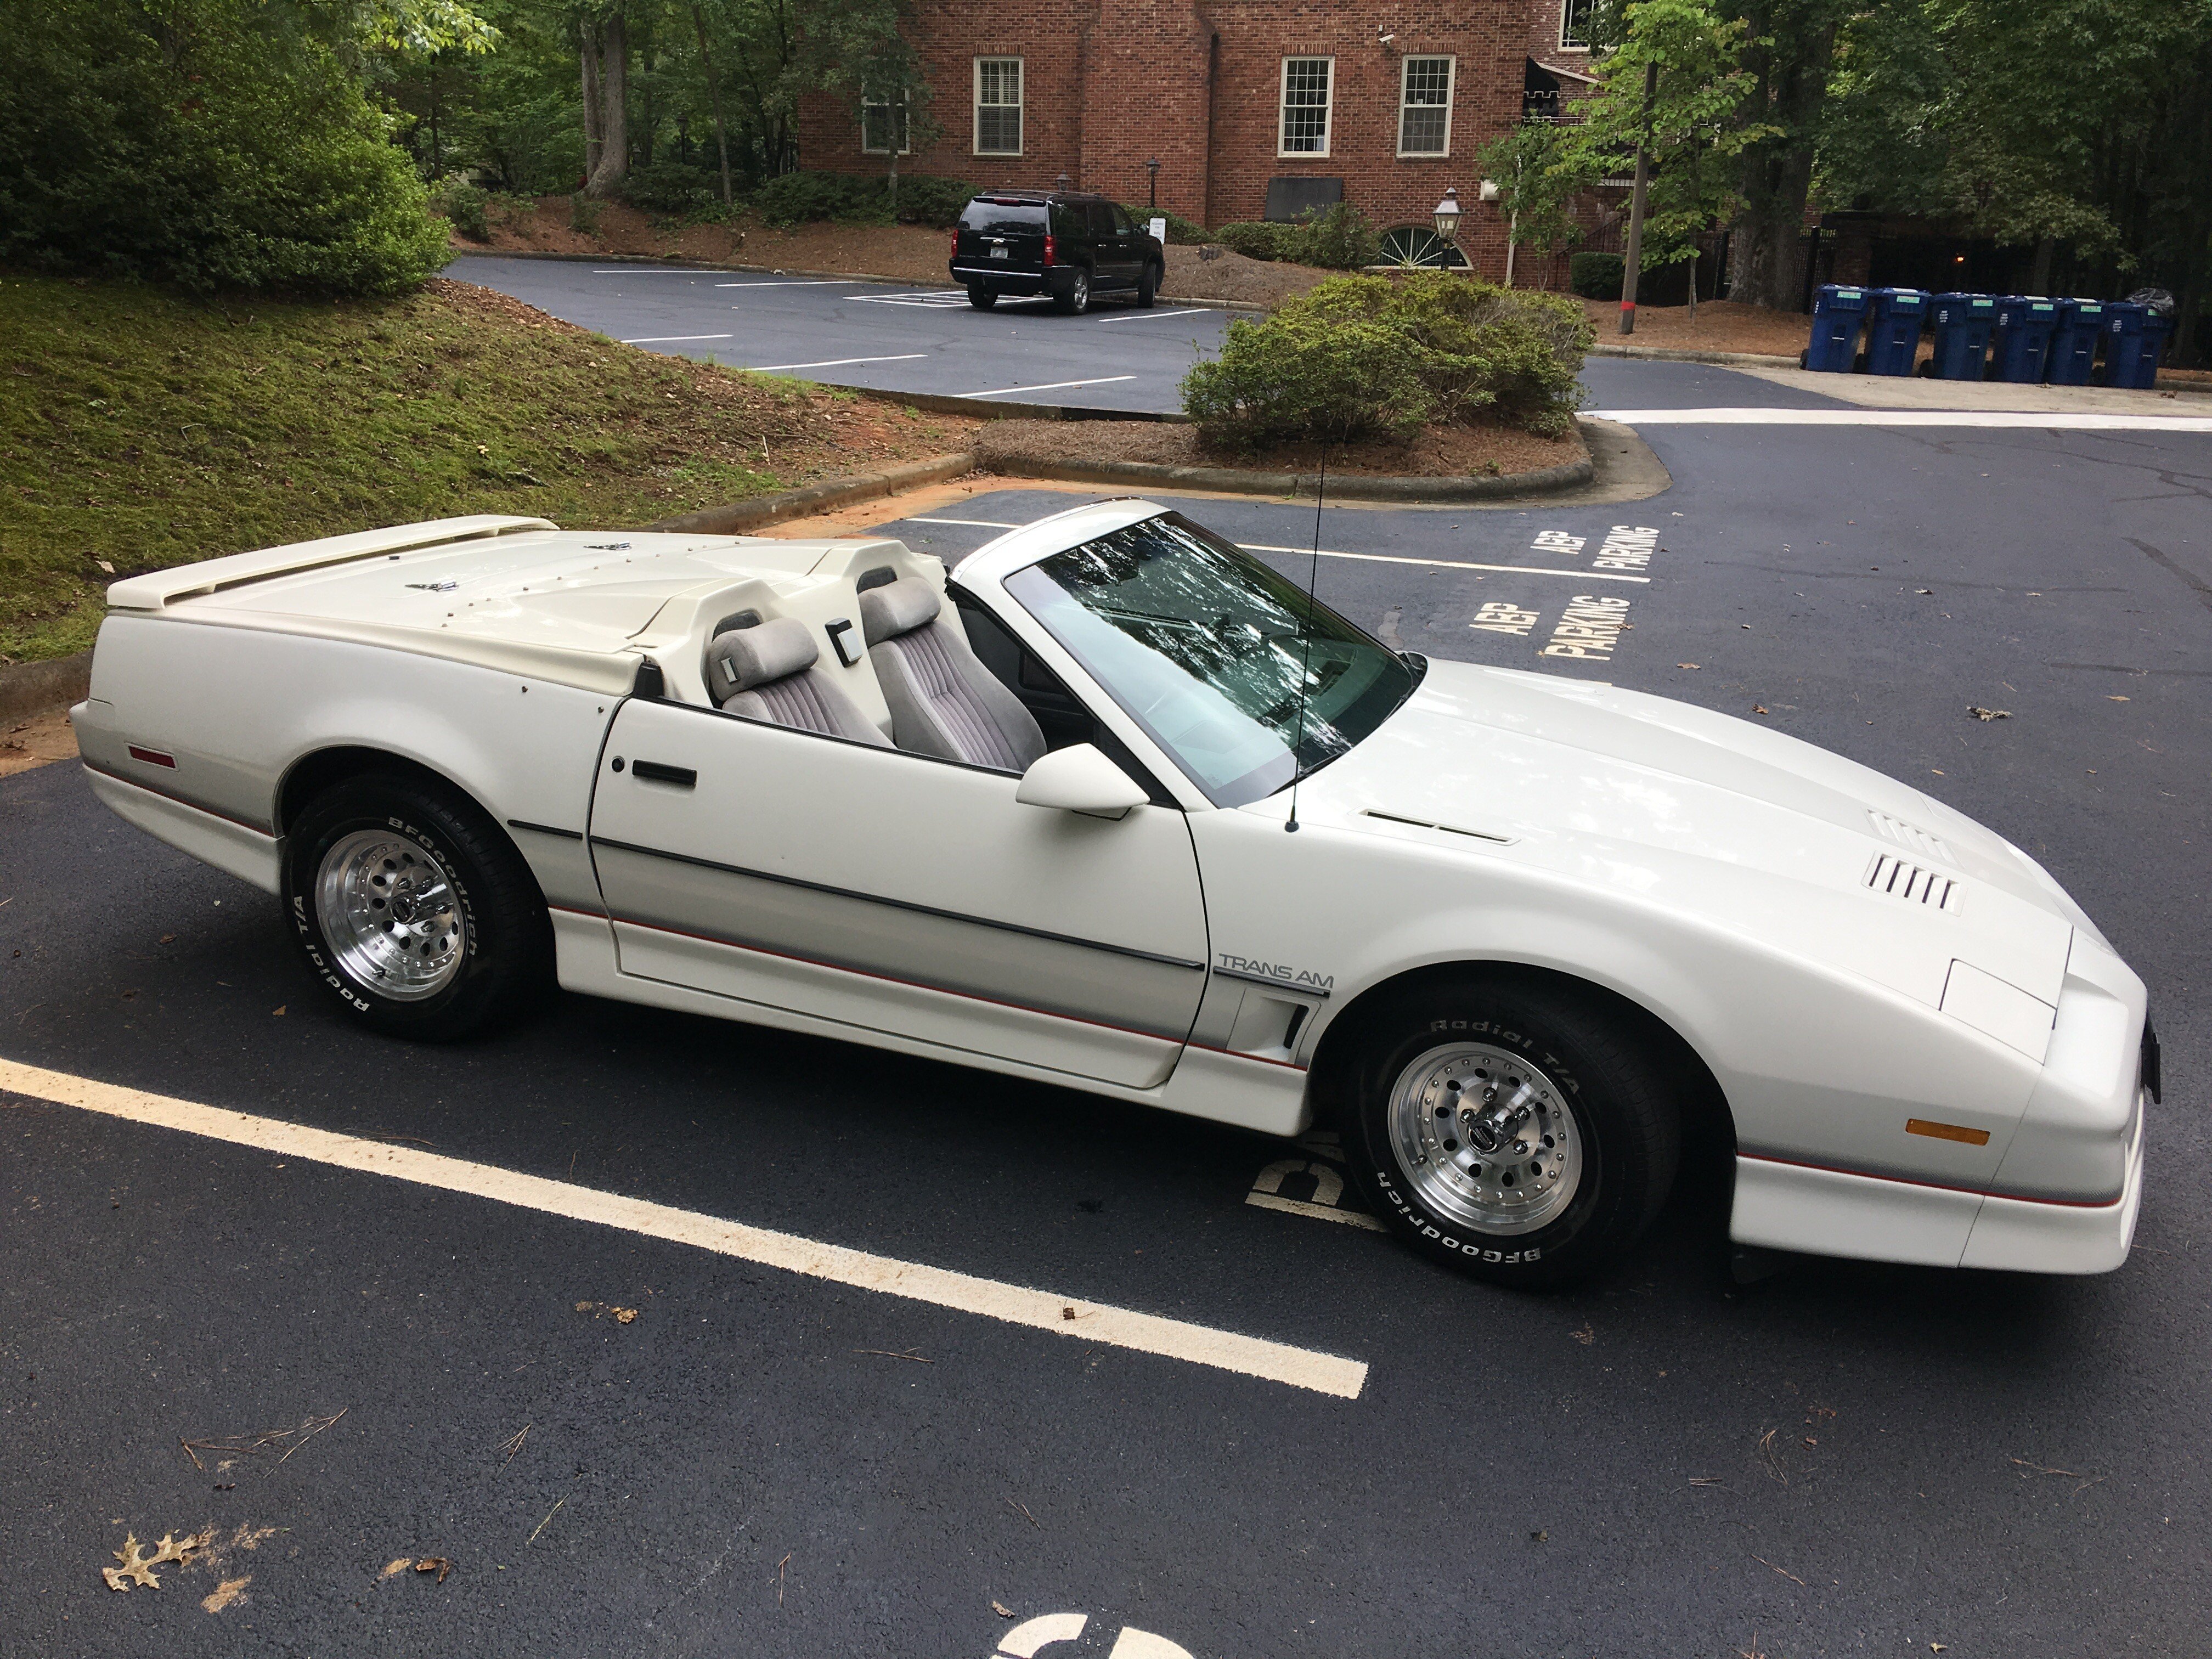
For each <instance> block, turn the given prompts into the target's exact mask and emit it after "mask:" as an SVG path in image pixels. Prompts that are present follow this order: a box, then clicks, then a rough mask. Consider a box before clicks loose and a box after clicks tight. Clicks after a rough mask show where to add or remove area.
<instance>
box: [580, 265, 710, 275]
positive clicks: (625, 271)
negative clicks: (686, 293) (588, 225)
mask: <svg viewBox="0 0 2212 1659" xmlns="http://www.w3.org/2000/svg"><path fill="white" fill-rule="evenodd" d="M730 275H732V272H730V271H726V270H687V269H685V268H684V266H682V265H666V266H660V265H656V266H654V267H653V269H652V270H637V269H635V267H633V266H630V265H617V266H615V267H614V268H613V269H611V270H593V271H592V276H730Z"/></svg>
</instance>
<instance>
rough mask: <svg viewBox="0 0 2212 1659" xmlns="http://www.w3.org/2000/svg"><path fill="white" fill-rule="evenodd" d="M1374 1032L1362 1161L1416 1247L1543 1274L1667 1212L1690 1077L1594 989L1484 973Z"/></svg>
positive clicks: (1359, 1150) (1606, 1258) (1361, 1169)
mask: <svg viewBox="0 0 2212 1659" xmlns="http://www.w3.org/2000/svg"><path fill="white" fill-rule="evenodd" d="M1367 1036H1368V1042H1367V1043H1366V1045H1365V1056H1364V1065H1363V1066H1362V1067H1361V1070H1360V1073H1359V1079H1358V1093H1357V1095H1356V1097H1354V1099H1353V1101H1352V1104H1351V1113H1350V1121H1348V1122H1347V1123H1346V1126H1345V1127H1346V1129H1347V1130H1348V1131H1349V1133H1347V1134H1346V1137H1345V1139H1346V1143H1347V1146H1348V1148H1349V1150H1350V1151H1351V1153H1352V1159H1351V1161H1352V1170H1353V1172H1354V1174H1355V1176H1356V1177H1357V1178H1358V1181H1359V1183H1360V1185H1361V1186H1362V1187H1363V1188H1365V1189H1366V1193H1367V1196H1368V1199H1369V1201H1370V1203H1371V1204H1372V1205H1373V1206H1374V1208H1375V1210H1376V1213H1377V1214H1379V1215H1381V1216H1383V1218H1385V1219H1386V1220H1388V1221H1389V1224H1390V1227H1391V1230H1392V1231H1394V1232H1395V1233H1397V1234H1398V1236H1399V1237H1401V1238H1402V1239H1403V1240H1404V1241H1405V1242H1406V1243H1407V1244H1409V1245H1411V1246H1412V1247H1413V1249H1416V1250H1418V1251H1419V1252H1420V1253H1421V1254H1422V1255H1426V1256H1430V1257H1431V1258H1433V1259H1436V1260H1438V1261H1444V1262H1447V1263H1449V1265H1451V1266H1452V1267H1456V1268H1458V1269H1459V1270H1460V1271H1462V1273H1469V1274H1472V1275H1473V1276H1474V1277H1476V1278H1479V1279H1489V1280H1492V1282H1494V1283H1497V1284H1501V1285H1516V1286H1519V1287H1521V1288H1523V1289H1532V1290H1533V1289H1543V1288H1548V1287H1551V1286H1553V1285H1564V1284H1567V1283H1571V1282H1572V1281H1574V1280H1576V1279H1583V1278H1585V1277H1587V1276H1589V1274H1591V1273H1595V1272H1598V1271H1599V1270H1601V1269H1602V1268H1604V1267H1608V1266H1610V1265H1612V1264H1613V1263H1614V1262H1616V1261H1619V1260H1620V1258H1621V1257H1622V1256H1624V1255H1626V1253H1627V1252H1628V1250H1629V1249H1630V1248H1631V1247H1632V1245H1633V1244H1634V1243H1635V1242H1636V1240H1637V1238H1638V1236H1639V1235H1640V1234H1642V1232H1643V1231H1644V1228H1645V1227H1646V1226H1648V1225H1650V1221H1651V1218H1653V1216H1655V1215H1656V1214H1657V1213H1658V1211H1659V1206H1660V1204H1661V1203H1662V1201H1663V1200H1665V1198H1666V1196H1667V1194H1668V1189H1669V1188H1671V1187H1672V1186H1673V1184H1674V1170H1675V1167H1676V1164H1678V1162H1679V1161H1680V1108H1679V1105H1678V1102H1677V1096H1678V1092H1679V1091H1678V1090H1677V1089H1676V1087H1675V1086H1674V1081H1673V1079H1671V1078H1670V1077H1669V1075H1668V1072H1667V1070H1666V1068H1665V1067H1664V1066H1662V1065H1660V1064H1659V1063H1658V1062H1657V1061H1656V1060H1655V1058H1654V1057H1653V1055H1652V1054H1651V1051H1650V1047H1649V1044H1648V1042H1646V1041H1645V1039H1644V1034H1643V1033H1642V1032H1641V1031H1638V1030H1635V1029H1633V1028H1632V1026H1630V1025H1628V1024H1626V1023H1625V1022H1624V1021H1623V1020H1622V1019H1621V1018H1620V1016H1619V1015H1618V1014H1617V1013H1616V1012H1614V1011H1613V1010H1612V1009H1610V1008H1608V1007H1607V1006H1605V1005H1604V1004H1603V1003H1601V1001H1599V1000H1596V999H1594V998H1588V997H1584V996H1580V995H1577V994H1575V993H1573V992H1572V991H1571V990H1555V989H1553V988H1552V987H1547V986H1537V985H1529V984H1525V983H1516V982H1515V981H1511V980H1509V979H1502V978H1498V979H1492V978H1483V979H1473V980H1468V981H1462V982H1460V983H1458V984H1445V985H1435V986H1429V987H1423V988H1421V989H1419V990H1417V991H1413V992H1412V993H1410V994H1407V995H1406V996H1404V997H1403V998H1401V1000H1399V1001H1398V1002H1397V1003H1396V1004H1395V1006H1391V1007H1389V1008H1388V1009H1386V1010H1384V1011H1383V1012H1381V1013H1380V1014H1379V1015H1378V1016H1377V1018H1376V1020H1375V1023H1374V1024H1372V1025H1371V1026H1370V1028H1369V1030H1368V1033H1367Z"/></svg>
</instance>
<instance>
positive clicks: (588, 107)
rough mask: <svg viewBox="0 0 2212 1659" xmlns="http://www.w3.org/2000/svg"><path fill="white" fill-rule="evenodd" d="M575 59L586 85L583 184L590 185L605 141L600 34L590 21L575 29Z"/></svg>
mask: <svg viewBox="0 0 2212 1659" xmlns="http://www.w3.org/2000/svg"><path fill="white" fill-rule="evenodd" d="M576 31H577V36H578V40H577V48H576V58H577V61H578V63H579V64H580V65H581V68H582V73H583V81H584V180H585V182H586V184H588V183H590V182H591V177H592V174H593V173H597V172H598V171H599V152H600V150H601V149H602V148H603V147H604V145H605V138H606V129H605V127H604V126H602V125H600V119H599V117H600V111H599V31H598V30H597V29H595V28H593V27H592V20H591V19H590V18H588V17H586V18H585V19H584V20H583V21H580V22H579V23H578V24H577V25H576Z"/></svg>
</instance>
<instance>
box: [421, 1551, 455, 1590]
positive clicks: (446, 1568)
mask: <svg viewBox="0 0 2212 1659" xmlns="http://www.w3.org/2000/svg"><path fill="white" fill-rule="evenodd" d="M415 1571H417V1572H435V1573H436V1574H437V1575H438V1582H439V1583H441V1584H442V1583H445V1582H446V1575H447V1573H449V1572H451V1571H453V1563H452V1562H451V1561H448V1560H447V1559H446V1558H445V1557H444V1556H442V1555H426V1556H424V1557H423V1558H422V1559H421V1560H420V1561H417V1562H416V1564H415Z"/></svg>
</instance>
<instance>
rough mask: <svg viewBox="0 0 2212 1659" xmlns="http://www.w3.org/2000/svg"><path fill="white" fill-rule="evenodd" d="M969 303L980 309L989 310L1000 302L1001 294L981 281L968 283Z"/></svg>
mask: <svg viewBox="0 0 2212 1659" xmlns="http://www.w3.org/2000/svg"><path fill="white" fill-rule="evenodd" d="M968 303H969V305H971V306H973V307H975V309H976V310H978V311H988V310H989V309H990V308H991V307H993V306H994V305H996V304H998V303H999V296H998V295H995V294H994V293H993V292H992V291H991V290H990V289H987V288H985V287H984V286H983V285H982V283H969V285H968Z"/></svg>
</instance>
